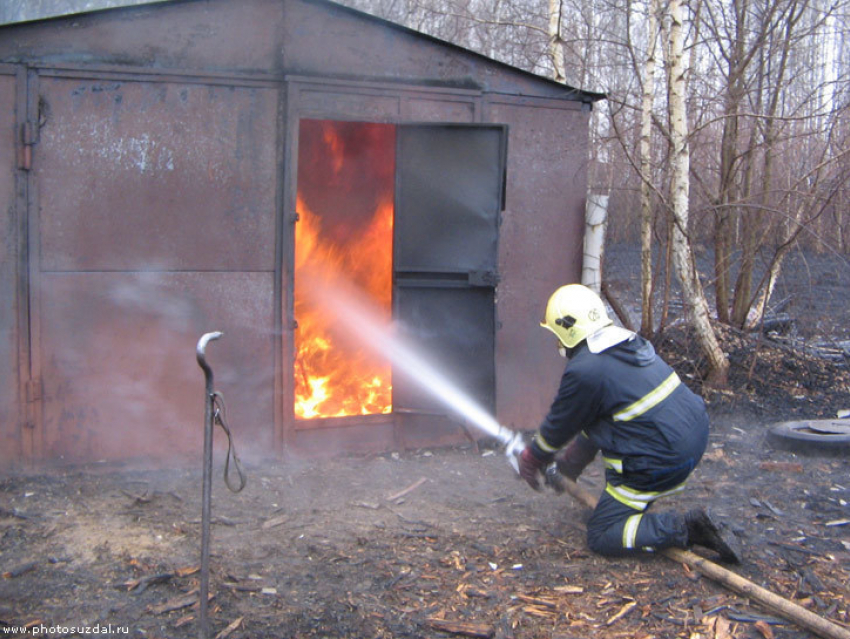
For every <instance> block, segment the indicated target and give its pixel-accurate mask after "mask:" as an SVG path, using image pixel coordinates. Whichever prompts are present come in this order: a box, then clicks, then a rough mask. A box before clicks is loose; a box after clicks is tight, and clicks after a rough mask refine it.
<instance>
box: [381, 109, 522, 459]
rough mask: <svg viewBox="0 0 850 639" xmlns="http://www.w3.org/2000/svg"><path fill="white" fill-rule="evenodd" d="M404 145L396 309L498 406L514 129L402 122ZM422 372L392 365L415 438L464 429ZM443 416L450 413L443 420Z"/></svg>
mask: <svg viewBox="0 0 850 639" xmlns="http://www.w3.org/2000/svg"><path fill="white" fill-rule="evenodd" d="M397 145H398V147H397V154H396V158H397V166H396V171H397V175H396V209H395V211H396V213H395V240H394V246H395V248H394V251H395V255H394V286H395V288H394V305H395V314H396V317H397V318H398V320H399V321H400V323H401V326H403V327H404V330H405V331H406V332H407V336H408V338H409V339H411V340H414V343H415V346H416V349H417V350H418V351H419V352H421V353H423V354H424V355H425V356H426V358H427V359H428V360H430V361H431V362H433V364H434V365H435V366H436V367H437V369H438V370H439V371H440V373H441V374H443V375H445V377H446V379H448V380H450V382H451V383H452V384H453V385H455V386H456V387H457V388H458V389H460V390H461V391H463V392H464V393H466V394H467V395H469V396H470V397H471V398H472V399H473V400H474V401H476V402H477V403H478V404H480V405H481V406H482V407H483V408H485V409H486V410H488V411H491V412H492V411H493V410H494V408H495V357H494V341H495V322H496V318H495V299H494V296H495V287H496V283H497V280H498V273H497V266H498V238H499V216H500V212H501V210H502V209H503V208H504V188H505V160H506V145H507V131H506V129H505V128H504V127H501V126H491V125H477V126H476V125H416V126H412V125H406V126H399V128H398V136H397ZM422 381H423V380H422V379H421V378H420V376H419V375H417V371H416V370H415V369H412V370H408V371H406V370H394V372H393V410H394V412H395V413H396V414H397V415H398V416H407V418H406V419H405V420H402V421H403V422H404V423H405V427H404V428H403V431H404V432H403V438H404V440H405V443H406V444H408V445H410V444H413V443H415V442H416V441H417V440H419V439H421V440H422V441H429V442H434V441H438V440H439V438H440V432H439V431H440V429H442V430H444V431H445V432H446V433H451V432H454V433H457V415H456V414H453V413H452V410H451V409H449V408H447V407H446V405H445V404H444V402H443V401H442V400H441V399H440V398H439V397H438V396H436V395H435V394H434V393H433V392H432V391H431V390H429V388H428V386H427V385H423V384H422ZM437 415H448V416H449V421H448V422H447V423H444V424H439V423H435V419H434V416H437ZM420 416H421V417H420ZM426 422H427V428H425V427H424V424H425V423H426Z"/></svg>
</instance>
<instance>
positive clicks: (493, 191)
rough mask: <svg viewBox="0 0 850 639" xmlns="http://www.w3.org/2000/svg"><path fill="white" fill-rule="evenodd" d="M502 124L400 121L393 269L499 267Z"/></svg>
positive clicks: (443, 270)
mask: <svg viewBox="0 0 850 639" xmlns="http://www.w3.org/2000/svg"><path fill="white" fill-rule="evenodd" d="M506 139H507V136H506V135H505V130H504V128H503V127H499V126H483V125H482V126H474V125H456V126H448V125H418V126H401V127H399V130H398V152H397V154H396V158H397V160H396V162H397V169H396V170H397V179H396V230H395V234H396V235H395V242H396V249H395V270H396V272H434V273H446V272H450V273H468V272H480V271H491V272H495V271H496V261H497V246H498V236H499V213H500V211H501V210H502V208H503V193H504V180H505V141H506Z"/></svg>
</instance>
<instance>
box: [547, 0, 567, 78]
mask: <svg viewBox="0 0 850 639" xmlns="http://www.w3.org/2000/svg"><path fill="white" fill-rule="evenodd" d="M549 57H550V58H551V59H552V77H553V79H554V80H555V82H566V81H567V72H566V68H565V66H564V41H563V39H562V38H561V0H549Z"/></svg>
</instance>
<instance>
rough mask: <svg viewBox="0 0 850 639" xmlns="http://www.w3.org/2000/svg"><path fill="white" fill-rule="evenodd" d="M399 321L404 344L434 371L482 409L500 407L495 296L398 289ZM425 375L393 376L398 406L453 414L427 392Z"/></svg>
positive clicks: (462, 291) (401, 373)
mask: <svg viewBox="0 0 850 639" xmlns="http://www.w3.org/2000/svg"><path fill="white" fill-rule="evenodd" d="M396 307H397V309H398V310H397V315H396V316H397V319H398V320H399V323H400V325H401V327H402V331H403V337H404V339H405V340H406V341H407V342H409V343H411V344H413V345H414V348H415V350H416V352H417V353H418V354H421V356H422V357H423V359H425V360H426V361H427V362H428V363H429V364H432V365H433V366H434V368H435V370H436V371H437V372H438V373H439V374H440V376H443V377H444V378H445V380H446V381H448V382H450V383H451V384H452V385H453V386H455V387H457V388H460V389H462V390H463V391H465V392H466V393H467V394H469V395H470V396H471V397H473V398H474V399H475V400H476V401H477V402H478V403H480V404H481V406H483V407H485V408H487V409H491V408H492V407H493V406H494V404H495V371H494V368H493V336H494V333H495V327H494V317H493V290H492V289H489V288H440V287H430V286H427V287H398V288H397V289H396ZM420 373H423V371H419V370H418V369H417V368H416V367H412V368H411V370H409V371H405V370H399V369H396V370H394V371H393V406H395V407H396V408H397V409H401V410H402V411H404V410H412V411H415V412H420V411H421V412H426V413H427V412H435V413H438V414H446V413H451V412H452V411H451V410H450V409H449V408H447V407H446V406H444V405H442V403H440V402H439V401H438V400H437V399H436V398H435V397H434V396H433V395H432V394H431V393H429V392H427V391H426V390H425V389H424V388H423V387H422V386H421V383H422V381H423V379H422V377H420V376H419V374H420Z"/></svg>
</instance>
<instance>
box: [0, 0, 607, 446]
mask: <svg viewBox="0 0 850 639" xmlns="http://www.w3.org/2000/svg"><path fill="white" fill-rule="evenodd" d="M22 62H26V63H27V64H28V65H29V67H30V68H31V69H32V71H31V72H30V73H31V75H32V76H33V79H34V80H37V84H36V85H33V87H32V89H31V91H32V93H31V94H30V95H29V104H30V110H31V111H32V113H31V114H30V116H31V117H32V118H34V119H35V120H36V121H38V120H40V121H41V123H42V126H41V128H40V131H39V135H38V140H37V142H36V143H35V145H34V147H33V149H34V164H33V168H34V171H33V174H32V175H31V177H30V178H29V183H30V184H32V185H33V190H32V195H31V202H30V206H29V208H28V209H27V207H26V206H24V207H23V209H26V210H21V207H20V205H19V206H18V209H17V210H16V212H15V213H14V214H13V213H11V212H10V211H11V210H12V209H11V208H9V207H7V209H6V212H4V214H5V215H6V216H7V217H6V218H4V220H5V223H6V225H7V226H8V225H9V223H10V221H12V222H13V224H12V225H13V226H14V225H15V224H19V225H20V223H21V220H23V221H24V222H25V223H26V224H28V225H29V234H30V235H29V238H28V240H29V245H30V246H31V247H32V248H33V253H32V255H31V256H30V261H29V263H28V264H29V270H30V275H31V281H30V282H29V285H30V287H31V288H30V295H29V297H26V296H25V295H24V297H22V296H21V294H20V293H18V295H17V299H18V302H20V301H21V300H22V299H24V300H25V301H28V302H29V306H30V308H29V311H30V317H31V318H32V324H31V326H29V328H31V331H32V332H31V340H30V341H27V340H24V339H23V338H22V336H21V335H20V334H18V335H15V336H14V337H12V338H8V337H6V335H7V334H8V333H6V332H4V338H5V339H6V340H7V341H6V342H3V343H2V344H0V373H2V374H3V376H4V378H5V377H7V375H6V373H7V371H8V370H10V368H11V369H12V372H13V373H14V375H13V377H15V379H14V380H9V381H7V380H6V379H4V380H3V382H2V386H3V389H2V390H0V393H4V395H0V398H2V399H3V400H4V401H3V403H2V405H0V406H2V407H0V417H2V416H4V415H11V417H10V419H11V420H14V422H15V423H14V424H12V425H11V426H10V425H9V422H6V423H2V425H0V444H2V443H4V442H12V444H13V445H14V444H15V438H16V437H17V433H18V430H19V428H20V422H21V419H22V417H21V414H20V413H21V402H20V401H18V402H15V401H14V397H15V393H16V392H18V394H19V395H20V392H19V391H15V390H11V389H12V388H13V386H14V385H15V384H16V383H17V378H18V376H19V374H20V376H21V377H22V378H23V377H27V378H29V371H23V370H22V369H18V368H17V366H18V364H19V362H18V360H17V359H16V358H15V357H14V356H13V355H12V354H11V353H12V351H14V350H15V349H16V348H17V347H18V345H19V344H21V343H22V342H23V341H27V346H28V347H30V346H31V349H32V353H33V357H32V379H33V380H34V381H36V382H38V381H42V382H43V394H42V396H41V402H40V403H39V404H38V405H39V406H40V407H43V415H42V416H41V418H39V419H38V420H37V421H38V426H39V429H38V432H37V433H34V434H35V435H36V439H37V443H38V447H36V446H35V445H34V446H33V450H36V448H37V449H38V450H40V451H42V454H43V455H44V456H45V457H48V458H63V457H65V458H68V457H71V458H76V459H83V460H92V459H97V458H102V457H122V458H123V457H130V456H134V455H137V454H139V455H142V454H149V455H156V456H162V455H163V454H166V453H175V452H188V453H190V454H191V453H193V452H195V451H196V449H197V442H198V438H199V437H200V426H201V424H200V418H201V416H202V415H201V412H200V405H201V400H202V398H201V397H200V396H199V395H198V392H199V388H200V384H199V383H198V375H200V372H199V370H195V369H196V368H197V367H196V365H195V364H194V359H193V349H194V343H195V342H196V340H197V338H198V337H199V335H200V334H201V333H203V332H206V331H208V330H224V331H225V333H226V335H225V338H224V339H223V340H221V341H219V342H215V343H214V345H213V346H212V348H211V352H210V360H211V362H212V364H213V366H214V367H216V366H217V364H218V367H216V376H217V379H218V381H219V382H220V385H221V387H222V388H228V389H229V390H230V393H229V395H230V396H231V398H230V401H229V402H228V403H229V405H230V412H231V415H230V417H231V421H232V422H234V423H238V424H239V426H238V428H239V429H240V431H241V432H242V433H243V435H242V436H241V437H240V443H242V445H243V448H245V447H248V448H250V447H251V446H254V447H255V448H257V449H260V450H263V451H270V450H271V449H272V443H273V440H276V441H277V442H278V443H279V442H281V441H283V442H285V443H286V444H287V445H293V444H296V443H297V444H298V447H299V448H301V449H304V450H309V451H313V450H315V451H319V450H321V451H323V452H327V451H329V450H333V449H336V450H354V449H369V450H375V449H379V448H383V449H386V448H389V447H392V446H396V445H400V446H403V445H409V444H411V442H410V441H404V440H405V439H406V438H405V437H400V436H399V429H397V428H394V427H393V424H392V423H391V422H387V421H384V420H374V421H372V422H371V423H364V424H357V423H353V422H352V423H350V424H347V425H344V427H340V425H339V424H334V425H330V426H329V427H327V428H319V429H315V430H301V431H299V432H298V433H297V434H296V433H295V429H294V428H293V426H292V420H291V391H292V389H291V357H292V352H291V349H292V344H293V339H292V330H293V324H292V319H293V318H292V317H291V299H290V294H291V284H292V282H291V275H290V273H291V268H290V267H291V263H292V240H293V238H292V223H293V218H294V215H295V201H294V199H295V184H296V182H295V180H296V176H295V169H294V164H295V163H294V162H293V161H292V159H293V158H295V157H297V134H296V133H295V132H297V130H298V129H297V125H298V121H299V119H301V118H330V119H343V120H365V121H374V122H391V123H407V122H453V123H460V122H463V123H494V124H507V125H508V127H509V134H510V141H509V144H508V163H509V166H508V180H509V183H508V188H507V209H506V211H505V213H504V223H503V225H502V230H501V239H500V254H499V255H500V257H499V269H500V272H501V276H502V280H501V284H500V286H499V290H498V295H497V305H498V308H497V313H498V317H497V319H498V321H499V322H500V328H499V329H498V330H497V335H496V348H497V353H496V375H497V381H496V384H497V388H496V397H497V412H498V416H499V418H500V419H501V420H502V421H503V422H505V423H508V424H509V425H511V426H515V427H521V428H532V427H534V426H535V425H536V424H535V423H528V422H527V421H526V420H529V419H532V420H533V421H536V419H538V418H539V416H541V415H542V413H543V412H544V411H545V407H546V405H547V404H548V401H549V399H550V397H551V393H552V392H553V391H554V385H555V384H556V383H557V369H558V368H559V366H560V362H559V361H554V362H552V361H551V355H552V353H551V351H552V349H551V348H550V344H548V343H547V340H546V339H545V336H543V335H541V334H540V329H539V328H538V327H537V321H538V316H539V314H540V312H541V310H540V309H541V308H542V304H543V303H544V302H545V299H546V297H548V294H549V293H550V292H551V290H553V289H554V288H555V287H556V286H558V285H559V284H561V283H563V281H564V280H565V279H573V278H575V277H577V276H578V274H579V267H580V262H581V249H580V247H581V241H580V238H581V233H582V220H583V204H584V195H585V190H586V186H585V177H586V176H585V161H586V150H587V149H586V140H587V124H588V117H587V113H586V112H584V111H582V110H581V108H580V104H579V103H578V102H572V101H570V99H569V97H568V95H567V92H566V90H565V89H564V87H562V86H560V85H556V84H555V83H552V82H548V81H545V80H542V79H540V78H536V77H533V76H531V75H530V74H527V73H523V72H519V71H517V70H512V69H510V68H508V67H506V66H504V65H501V64H499V63H497V62H494V61H490V60H487V59H485V58H483V57H482V56H479V55H476V54H473V53H470V52H467V51H463V50H461V49H459V48H457V47H453V46H451V45H446V44H445V43H441V42H439V41H436V40H434V39H432V38H428V37H425V36H421V35H418V34H415V33H413V32H411V31H409V30H406V29H403V28H400V27H397V26H392V25H389V24H388V23H384V22H382V21H379V20H376V19H373V18H370V17H367V16H365V15H363V14H358V13H357V12H354V11H351V10H349V9H345V8H343V7H340V6H338V5H334V4H332V3H327V2H324V1H322V0H242V1H240V2H239V3H235V2H231V1H230V0H204V1H193V0H187V1H184V2H176V3H173V4H157V5H150V6H146V7H134V8H128V9H119V10H114V11H107V12H102V13H96V14H91V15H82V16H74V17H73V18H69V19H60V20H51V21H47V22H42V23H31V24H23V25H17V26H14V27H0V65H2V64H3V63H7V64H18V63H22ZM0 68H2V67H0ZM36 76H37V77H36ZM12 77H13V76H10V75H2V73H0V89H2V91H0V101H6V102H0V108H2V115H0V124H3V125H4V126H6V124H7V122H6V119H3V118H8V117H9V109H10V104H9V103H8V101H10V100H13V98H11V97H9V96H10V95H11V94H12V92H11V91H7V88H12V87H14V86H16V85H15V84H14V83H12V84H9V82H7V80H10V79H11V78H12ZM10 82H11V80H10ZM580 97H581V96H580ZM582 99H593V96H590V97H588V95H585V96H583V98H582ZM18 102H20V100H18ZM39 102H40V103H41V112H40V113H36V111H38V109H37V108H36V107H37V105H38V104H39ZM13 119H14V118H13ZM9 126H10V127H11V129H12V130H14V126H13V124H10V125H9ZM6 130H7V131H9V130H10V128H8V127H7V128H6ZM4 144H7V145H8V144H11V146H8V147H7V146H3V145H4ZM7 156H9V157H7ZM11 156H14V136H12V141H11V142H10V141H9V139H8V138H7V139H6V140H2V141H0V166H2V167H10V166H13V165H14V157H11ZM10 172H11V173H13V174H14V172H15V171H14V170H11V171H10ZM13 183H14V180H12V186H10V185H9V184H10V183H9V177H8V175H6V176H3V175H0V198H3V199H0V202H3V201H5V200H8V192H9V191H10V189H11V191H14V190H15V187H14V184H13ZM13 199H14V201H16V202H18V203H20V201H21V198H20V197H17V198H16V199H15V198H14V197H13ZM23 201H24V202H26V198H24V200H23ZM15 215H16V216H17V219H16V220H12V217H14V216H15ZM10 216H12V217H10ZM2 233H3V235H2V238H0V239H2V241H3V248H2V249H0V251H3V252H2V253H0V258H2V259H4V260H6V261H8V260H9V259H10V258H9V253H8V251H9V248H8V247H9V246H12V247H13V248H14V247H15V246H19V245H25V243H24V241H22V240H21V238H20V237H19V238H18V239H17V241H18V243H19V244H18V245H16V244H15V242H12V244H11V245H10V244H8V240H9V238H10V231H8V229H7V228H3V229H2ZM8 273H9V271H7V270H6V269H5V268H4V271H3V276H0V287H5V288H4V289H0V293H3V292H4V290H6V289H9V288H10V287H17V289H19V290H20V289H21V287H22V286H23V289H24V290H25V288H26V282H24V284H23V285H22V284H21V282H22V281H23V280H25V278H23V277H22V274H21V273H18V274H17V277H15V276H10V275H8ZM10 277H13V279H15V281H14V283H12V281H11V280H10V279H9V278H10ZM9 297H11V298H14V297H15V295H14V294H13V295H10V296H9ZM0 304H6V306H4V307H2V309H0V310H2V311H3V315H4V317H3V319H2V320H0V321H2V322H4V324H3V325H2V326H3V328H5V327H6V326H8V325H9V321H10V320H9V319H8V318H7V316H6V311H7V310H9V311H10V312H11V313H12V314H13V315H14V314H15V313H16V312H17V310H16V309H14V308H8V306H9V304H11V302H9V301H8V300H7V299H6V298H5V296H4V300H3V301H0ZM9 339H11V340H12V341H11V342H9V341H8V340H9ZM10 360H14V364H11V365H10V364H9V361H10ZM550 362H551V363H550ZM2 367H6V368H2ZM33 388H35V389H39V388H40V386H39V385H36V386H34V387H33ZM8 397H12V401H11V404H13V405H14V408H12V409H11V411H10V410H9V409H8V408H7V405H8V404H9V403H10V402H9V401H7V398H8ZM3 411H5V412H3ZM399 419H403V418H399ZM196 429H197V430H196ZM402 430H404V429H402ZM449 430H451V434H452V437H454V438H455V439H457V438H458V437H459V438H460V439H464V438H465V434H464V433H463V432H462V430H460V429H457V428H452V429H449ZM446 432H448V431H446ZM296 435H297V439H298V440H299V441H298V442H295V441H294V440H295V438H296ZM438 439H439V440H440V441H439V443H444V442H447V439H442V438H438ZM449 439H450V438H449ZM425 443H427V438H425V439H421V440H420V439H417V441H416V442H414V443H413V444H414V445H424V444H425ZM434 443H438V442H436V441H435V442H434ZM4 448H6V447H5V446H4ZM0 455H2V454H0Z"/></svg>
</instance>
